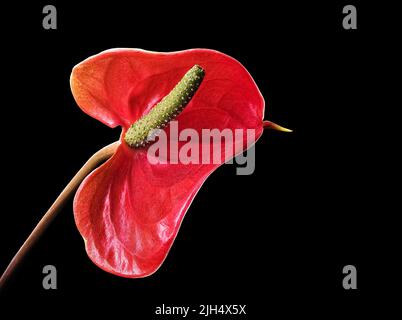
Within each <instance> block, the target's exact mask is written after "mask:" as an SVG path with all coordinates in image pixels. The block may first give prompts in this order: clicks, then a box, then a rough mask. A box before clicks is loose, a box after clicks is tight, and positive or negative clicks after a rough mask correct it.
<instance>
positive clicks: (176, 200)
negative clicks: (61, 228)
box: [71, 49, 270, 278]
mask: <svg viewBox="0 0 402 320" xmlns="http://www.w3.org/2000/svg"><path fill="white" fill-rule="evenodd" d="M194 66H199V67H200V68H202V70H201V69H199V70H198V71H197V70H196V71H195V72H200V73H199V75H202V77H203V79H202V82H201V83H199V82H197V83H196V85H197V87H196V88H195V90H191V91H193V93H192V96H189V97H187V96H186V99H187V98H188V99H187V100H186V102H187V105H186V106H185V108H184V109H182V111H181V112H180V113H179V114H177V112H176V113H174V120H175V121H177V124H178V127H179V130H183V129H186V128H191V129H194V130H195V131H196V132H198V133H199V134H200V136H201V131H202V129H219V130H223V129H225V128H229V129H232V130H234V129H243V130H246V129H253V130H254V132H255V137H253V141H251V142H255V140H257V139H258V138H259V137H260V136H261V134H262V131H263V128H264V126H267V125H270V123H268V122H264V121H263V116H264V99H263V97H262V96H261V93H260V91H259V90H258V88H257V86H256V84H255V82H254V81H253V79H252V77H251V76H250V74H249V73H248V72H247V70H246V69H245V68H244V67H243V66H242V65H241V64H240V63H239V62H238V61H236V60H235V59H233V58H231V57H229V56H227V55H225V54H222V53H220V52H217V51H213V50H205V49H196V50H186V51H180V52H172V53H156V52H148V51H143V50H137V49H118V50H109V51H105V52H102V53H100V54H98V55H96V56H93V57H90V58H88V59H87V60H85V61H83V62H82V63H80V64H78V65H77V66H75V67H74V69H73V72H72V75H71V88H72V92H73V95H74V98H75V100H76V101H77V103H78V105H79V106H80V108H81V109H82V110H83V111H84V112H86V113H87V114H89V115H90V116H92V117H94V118H96V119H98V120H99V121H101V122H103V123H104V124H106V125H108V126H109V127H116V126H121V127H122V135H121V138H120V145H119V147H118V149H117V151H116V152H115V154H114V155H113V156H112V158H110V159H109V160H108V161H107V162H106V163H104V164H103V165H102V166H100V167H99V168H97V169H96V170H95V171H93V172H92V173H91V174H90V175H89V176H87V178H86V179H85V180H84V181H83V183H82V184H81V186H80V188H79V190H78V192H77V194H76V196H75V200H74V216H75V221H76V224H77V227H78V229H79V231H80V233H81V235H82V237H83V238H84V240H85V245H86V250H87V253H88V256H89V257H90V258H91V260H92V261H93V262H94V263H95V264H96V265H98V266H99V267H100V268H102V269H104V270H106V271H108V272H111V273H113V274H116V275H119V276H123V277H130V278H137V277H144V276H148V275H150V274H152V273H153V272H155V271H156V270H157V269H158V268H159V267H160V265H161V264H162V262H163V260H164V259H165V258H166V256H167V254H168V252H169V249H170V247H171V246H172V243H173V241H174V239H175V237H176V235H177V232H178V230H179V228H180V225H181V222H182V220H183V217H184V215H185V214H186V212H187V210H188V208H189V206H190V204H191V202H192V200H193V199H194V197H195V195H196V194H197V192H198V190H199V189H200V187H201V186H202V184H203V183H204V181H205V179H206V178H207V177H208V176H209V175H210V174H211V173H212V172H213V171H214V170H215V169H216V168H217V167H219V166H220V165H221V164H222V163H223V162H224V161H226V160H228V159H230V158H232V157H234V156H235V155H236V154H237V153H239V152H241V151H243V150H245V149H246V148H247V145H246V143H243V144H238V143H236V144H235V145H234V148H233V151H232V152H229V154H224V155H223V156H222V157H221V161H219V163H209V164H208V163H207V164H203V163H187V164H183V163H180V162H179V163H174V164H172V163H169V162H167V163H152V161H149V158H148V157H147V152H148V151H149V148H150V147H151V146H152V144H150V145H149V144H148V145H146V146H142V145H141V146H140V147H136V146H134V145H132V146H130V145H129V144H128V143H127V140H126V139H125V138H127V137H126V134H127V132H128V130H130V126H132V125H133V124H135V123H136V122H138V120H139V119H141V118H142V117H145V116H146V115H147V114H148V113H150V111H151V110H152V109H153V108H154V107H155V105H156V104H158V103H159V102H160V101H161V100H162V99H163V98H164V97H166V96H168V95H169V93H170V92H171V91H172V89H173V88H174V87H175V86H176V84H178V83H179V82H180V81H181V79H182V78H183V76H184V75H185V74H186V72H189V70H194V69H192V68H194ZM200 70H201V71H200ZM189 77H190V78H189V79H190V80H191V81H193V80H194V79H199V77H197V76H194V75H191V74H190V75H189ZM191 77H193V78H191ZM183 79H184V78H183ZM194 81H195V80H194ZM197 81H198V80H197ZM184 82H186V81H184ZM186 83H187V82H186ZM187 89H188V88H187ZM187 89H184V90H187ZM175 90H176V89H175ZM177 90H180V88H179V89H177ZM186 92H187V91H186ZM188 92H190V91H189V90H188ZM188 92H187V93H186V94H188ZM180 94H183V93H180ZM180 94H179V97H180ZM173 98H174V97H173ZM173 98H172V99H173ZM183 99H184V98H183ZM166 103H168V102H166ZM155 108H156V107H155ZM160 109H162V107H160ZM164 110H166V108H165V109H164ZM179 111H180V110H179ZM168 120H172V116H171V115H170V114H169V117H168ZM165 122H166V125H167V126H166V127H165V132H169V127H170V126H171V123H170V122H168V121H165ZM243 140H245V141H243V142H250V141H246V140H247V138H244V139H243ZM180 143H181V142H180Z"/></svg>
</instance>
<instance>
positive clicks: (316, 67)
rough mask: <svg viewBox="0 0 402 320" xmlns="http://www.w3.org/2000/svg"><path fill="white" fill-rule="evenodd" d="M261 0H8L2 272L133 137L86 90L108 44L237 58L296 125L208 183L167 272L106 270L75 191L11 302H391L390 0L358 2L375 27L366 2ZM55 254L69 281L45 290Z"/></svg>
mask: <svg viewBox="0 0 402 320" xmlns="http://www.w3.org/2000/svg"><path fill="white" fill-rule="evenodd" d="M257 3H258V2H256V3H253V2H250V1H247V2H244V3H236V2H226V3H225V2H220V4H219V5H218V4H217V3H216V2H215V3H213V2H212V3H208V2H206V1H200V2H198V3H195V2H194V3H191V4H190V3H187V4H182V5H178V4H173V3H167V2H165V3H164V4H159V3H156V2H155V3H153V2H149V3H141V5H140V3H138V2H135V1H128V2H118V1H111V2H110V3H109V4H99V3H95V2H94V3H93V4H91V5H90V4H89V3H88V4H87V5H84V4H83V3H76V4H74V3H71V2H69V3H67V2H63V3H62V2H61V1H50V2H49V3H47V2H42V3H41V2H38V3H36V4H29V5H26V4H23V5H22V4H21V5H19V6H18V5H15V6H14V7H12V8H8V7H7V8H6V7H3V16H4V17H7V18H9V19H7V20H3V23H4V24H5V25H4V27H2V33H3V34H4V36H3V39H2V41H3V45H4V47H3V49H2V51H3V57H4V58H3V65H2V78H3V85H2V96H3V103H2V110H3V116H2V125H3V126H2V136H3V137H4V138H3V153H2V158H3V159H2V160H3V165H2V167H3V170H4V172H5V174H4V176H3V178H2V185H3V188H2V189H3V192H2V196H3V197H4V198H3V200H2V203H3V204H4V207H3V210H2V211H3V212H2V219H1V256H0V258H1V260H0V267H1V269H4V268H5V267H6V265H7V264H8V262H9V261H10V259H11V258H12V256H13V255H14V253H15V252H16V250H17V249H18V248H19V246H20V245H21V244H22V242H23V240H24V239H25V238H26V236H27V235H28V234H29V232H30V231H31V230H32V228H33V227H34V226H35V224H36V223H37V222H38V221H39V219H40V217H41V216H42V214H43V213H44V212H45V211H46V210H47V208H48V207H49V206H50V204H51V203H52V202H53V200H54V199H55V198H56V197H57V195H58V194H59V192H60V191H61V190H62V189H63V187H64V186H65V185H66V183H67V182H68V181H69V179H70V178H71V177H72V176H73V175H74V174H75V172H76V171H77V170H78V169H79V168H80V167H81V165H82V164H83V163H84V162H85V161H86V159H88V158H89V157H90V156H91V155H92V154H93V153H94V152H96V151H97V150H98V149H99V148H101V147H102V146H104V145H106V144H108V143H111V142H113V141H115V140H116V139H118V137H119V134H120V132H119V129H110V128H108V127H106V126H104V125H102V124H101V123H99V122H98V121H96V120H94V119H92V118H90V117H88V116H87V115H85V114H84V113H83V112H82V111H81V110H80V109H79V108H78V107H77V105H76V103H75V101H74V99H73V97H72V95H71V92H70V88H69V75H70V72H71V69H72V67H73V66H74V65H75V64H77V63H79V62H80V61H82V60H83V59H85V58H87V57H88V56H90V55H93V54H96V53H98V52H100V51H102V50H105V49H109V48H115V47H133V48H143V49H147V50H154V51H175V50H181V49H188V48H196V47H202V48H212V49H216V50H219V51H222V52H225V53H227V54H229V55H231V56H233V57H235V58H236V59H237V60H239V61H240V62H241V63H242V64H243V65H244V66H245V67H246V68H247V69H248V70H249V72H250V73H251V74H252V75H253V77H254V79H255V81H256V82H257V84H258V86H259V88H260V90H261V91H262V93H263V95H264V97H265V99H266V103H267V105H266V118H267V119H270V120H273V121H275V122H277V123H279V124H282V125H284V126H286V127H289V128H292V129H294V133H292V134H284V133H278V132H271V131H269V132H265V133H264V135H263V137H262V138H261V139H260V140H259V142H258V144H257V147H256V171H255V173H254V174H253V175H251V176H236V175H235V168H234V167H233V166H229V165H225V166H223V167H221V168H220V169H219V170H218V171H217V172H215V173H214V174H213V175H212V176H211V177H210V178H209V179H208V180H207V182H206V183H205V185H204V186H203V187H202V189H201V190H200V192H199V194H198V195H197V197H196V199H195V200H194V202H193V204H192V206H191V208H190V209H189V211H188V213H187V216H186V218H185V219H184V222H183V224H182V227H181V230H180V232H179V235H178V237H177V239H176V241H175V243H174V245H173V248H172V250H171V252H170V254H169V256H168V257H167V259H166V261H165V263H164V264H163V266H162V267H161V269H160V270H159V271H158V272H157V273H155V274H154V275H152V276H151V277H148V278H144V279H134V280H132V279H131V280H130V279H124V278H119V277H116V276H113V275H110V274H108V273H106V272H104V271H102V270H100V269H98V268H97V267H96V266H95V265H93V264H92V262H91V261H90V260H89V259H88V258H87V256H86V253H85V249H84V245H83V241H82V239H81V237H80V235H79V233H78V231H77V229H76V227H75V224H74V220H73V214H72V204H71V202H70V203H69V204H68V205H67V206H66V207H65V208H64V209H63V210H62V212H61V213H60V215H59V216H58V217H57V219H56V220H55V221H54V223H53V224H52V225H51V227H50V228H49V229H48V230H47V231H46V233H45V234H44V235H43V237H42V238H41V240H40V241H39V243H38V244H37V245H36V246H35V248H34V249H33V250H32V252H31V254H30V255H29V256H28V258H27V259H26V260H25V262H24V263H23V265H21V267H20V268H19V269H18V272H17V273H16V274H15V276H14V277H13V279H12V280H11V281H10V283H9V284H8V288H7V290H5V292H3V293H4V294H5V296H7V297H9V298H11V300H14V301H15V302H19V305H24V304H21V301H24V302H27V301H31V302H34V304H35V307H32V308H30V309H29V311H30V312H38V314H39V313H40V314H41V315H43V314H46V313H49V314H53V315H56V316H57V314H54V313H51V312H50V311H49V310H50V308H51V307H52V306H57V307H58V308H59V309H57V310H59V311H60V312H72V313H74V312H76V310H78V307H77V305H79V306H80V307H81V306H85V307H86V309H87V310H88V313H89V314H92V313H98V314H103V313H106V312H108V311H110V312H113V313H115V314H120V312H121V313H123V312H127V314H128V318H129V319H151V318H153V319H159V318H157V317H155V316H153V317H152V315H153V312H154V310H155V307H156V306H158V305H161V304H162V303H165V304H175V305H186V304H192V305H193V306H196V305H199V304H207V303H208V304H247V305H248V306H247V310H248V314H249V315H248V319H261V318H262V316H263V315H265V316H266V317H269V316H270V315H271V314H273V313H276V312H279V313H280V314H281V315H282V316H283V317H284V318H286V317H287V316H290V315H299V316H300V315H302V316H304V315H308V316H310V317H315V316H317V317H318V318H321V317H324V318H325V317H326V315H334V314H336V315H339V316H342V317H345V316H348V315H358V314H360V313H362V312H363V311H364V310H365V311H367V310H369V311H370V310H372V309H373V308H375V307H376V306H377V301H378V300H376V299H377V297H379V296H384V294H387V293H388V291H387V287H388V286H389V285H390V283H393V284H394V281H395V280H396V279H394V278H393V276H391V274H392V273H391V272H390V271H391V270H392V269H393V268H395V266H396V265H395V264H394V263H393V262H392V259H393V258H394V257H395V256H396V255H397V251H394V250H393V247H392V245H393V244H395V243H396V238H397V235H396V234H395V233H393V232H392V227H391V225H392V222H391V220H390V216H389V215H390V214H391V213H392V209H390V208H388V207H387V204H388V202H387V200H386V199H387V198H389V197H392V194H390V193H386V189H387V184H386V183H385V177H386V176H387V173H386V171H387V167H386V166H384V165H383V164H381V165H380V161H383V160H384V158H385V154H384V152H383V149H384V148H385V143H384V142H383V141H381V138H380V136H379V135H378V132H377V131H378V130H376V129H377V128H378V127H381V125H382V124H383V122H382V119H381V117H382V116H383V112H382V111H383V109H381V104H380V103H379V101H380V99H382V98H380V96H381V95H382V92H381V88H380V83H381V81H382V80H381V78H380V76H379V74H380V72H381V71H382V68H383V64H384V63H386V61H385V60H386V56H387V54H386V52H384V50H385V49H384V47H383V45H382V44H381V43H382V42H385V36H384V33H382V29H380V28H379V25H378V24H375V23H374V22H373V20H376V21H377V22H378V16H377V15H376V11H375V9H376V7H375V5H372V6H371V7H370V6H369V5H368V4H367V3H365V4H363V3H360V2H359V3H356V2H353V3H352V2H351V4H355V5H356V6H357V11H358V29H357V30H344V29H343V28H342V19H343V14H342V8H343V6H344V5H346V4H349V3H348V2H338V3H336V2H332V3H328V2H325V4H324V1H322V3H319V2H318V3H312V2H311V3H305V2H303V3H298V4H290V3H283V4H281V5H279V4H265V5H262V4H257ZM296 3H297V2H296ZM46 4H54V5H56V8H57V10H58V29H57V30H48V31H47V30H44V29H43V28H42V18H43V14H42V8H43V6H44V5H46ZM379 119H381V120H379ZM47 264H52V265H55V266H56V267H57V270H58V289H57V290H49V291H46V290H44V289H42V278H43V274H42V268H43V266H44V265H47ZM347 264H352V265H355V266H356V268H357V272H358V283H357V284H358V289H357V290H349V291H346V290H344V289H343V287H342V279H343V276H344V275H343V274H342V268H343V266H345V265H347ZM391 286H392V285H391ZM3 301H4V300H3ZM373 301H375V302H374V303H373ZM390 301H391V300H390ZM390 301H389V302H390ZM390 303H391V302H390ZM22 310H24V308H23V307H16V308H15V309H14V312H16V313H19V312H20V311H22ZM25 311H26V310H25ZM45 311H46V312H45ZM168 319H170V318H168ZM195 319H198V318H195ZM239 319H240V318H239Z"/></svg>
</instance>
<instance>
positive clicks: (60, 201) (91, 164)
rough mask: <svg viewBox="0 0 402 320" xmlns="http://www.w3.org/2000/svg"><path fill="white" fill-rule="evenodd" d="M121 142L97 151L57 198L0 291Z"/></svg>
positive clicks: (11, 266) (4, 277) (3, 278)
mask: <svg viewBox="0 0 402 320" xmlns="http://www.w3.org/2000/svg"><path fill="white" fill-rule="evenodd" d="M119 144H120V142H119V141H116V142H114V143H112V144H109V145H107V146H106V147H104V148H102V149H101V150H99V151H97V152H96V153H95V154H94V155H93V156H92V157H91V158H89V160H88V161H87V162H86V163H85V164H84V166H83V167H82V168H81V169H80V170H79V171H78V172H77V173H76V175H75V176H74V177H73V179H72V180H71V181H70V182H69V183H68V184H67V186H66V187H65V188H64V190H63V191H62V192H61V193H60V195H59V196H58V197H57V199H56V201H55V202H54V203H53V204H52V206H51V207H50V208H49V210H48V211H47V212H46V213H45V215H44V216H43V217H42V219H41V220H40V221H39V223H38V224H37V225H36V227H35V229H33V231H32V232H31V234H30V235H29V237H28V238H27V239H26V240H25V242H24V244H23V245H22V246H21V248H20V249H19V250H18V252H17V253H16V254H15V256H14V258H13V259H12V260H11V262H10V264H9V265H8V267H7V269H6V270H5V271H4V273H3V275H2V276H1V279H0V290H1V289H2V288H3V287H4V285H5V283H6V282H7V280H8V279H9V278H10V277H11V276H12V274H13V272H14V271H15V269H16V268H17V267H18V265H19V264H20V263H21V262H22V261H23V259H24V257H25V256H26V255H27V253H28V252H29V251H30V249H31V248H32V246H33V245H34V244H35V243H36V242H37V240H38V239H39V238H40V236H41V235H42V234H43V232H44V231H45V230H46V228H47V227H48V226H49V224H50V223H51V222H52V221H53V219H54V218H55V217H56V215H57V214H58V212H59V211H60V209H61V208H62V207H63V206H64V204H65V203H66V202H67V201H68V200H69V199H70V197H71V196H72V195H73V194H74V192H75V191H76V190H77V188H78V186H79V185H80V184H81V182H82V181H83V180H84V178H85V177H86V176H87V175H88V174H90V173H91V172H92V171H93V170H94V169H95V168H96V167H97V166H98V165H99V164H100V163H101V162H103V161H105V160H107V159H108V158H110V157H111V156H112V155H113V154H114V153H115V151H116V149H117V147H118V145H119Z"/></svg>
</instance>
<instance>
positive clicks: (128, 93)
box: [70, 49, 264, 128]
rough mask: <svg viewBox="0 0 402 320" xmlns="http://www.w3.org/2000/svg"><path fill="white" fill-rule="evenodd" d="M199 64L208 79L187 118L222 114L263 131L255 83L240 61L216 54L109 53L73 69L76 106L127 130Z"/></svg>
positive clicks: (202, 51) (203, 51)
mask: <svg viewBox="0 0 402 320" xmlns="http://www.w3.org/2000/svg"><path fill="white" fill-rule="evenodd" d="M195 64H199V65H200V66H201V67H202V68H203V69H204V70H205V73H206V76H205V78H204V81H203V83H202V84H201V87H200V88H199V90H198V92H197V96H198V98H197V99H196V100H195V99H193V100H192V101H191V102H190V104H189V105H188V106H187V107H186V109H185V112H189V111H190V110H192V111H193V112H195V110H198V111H199V112H200V113H201V114H203V113H204V112H205V111H206V110H205V109H208V110H209V109H220V111H222V112H227V113H228V114H230V117H231V118H232V119H233V120H236V121H237V122H241V123H242V124H244V125H246V126H248V127H256V126H257V125H259V122H260V121H261V119H262V118H263V112H264V100H263V98H262V96H261V94H260V92H259V90H258V88H257V86H256V85H255V83H254V81H253V79H252V77H251V76H250V75H249V73H248V72H247V70H246V69H245V68H244V67H243V66H242V65H241V64H240V63H239V62H238V61H236V60H235V59H233V58H231V57H229V56H227V55H225V54H223V53H220V52H217V51H214V50H207V49H193V50H185V51H178V52H171V53H160V52H150V51H144V50H139V49H114V50H108V51H105V52H102V53H100V54H98V55H95V56H92V57H90V58H88V59H86V60H85V61H83V62H81V63H80V64H78V65H77V66H75V67H74V69H73V71H72V74H71V80H70V83H71V89H72V92H73V95H74V97H75V100H76V101H77V103H78V105H79V106H80V107H81V109H82V110H83V111H85V112H86V113H88V114H89V115H90V116H92V117H94V118H96V119H98V120H99V121H101V122H103V123H105V124H106V125H108V126H110V127H115V126H118V125H120V126H123V127H125V128H127V127H128V126H130V125H131V124H132V123H133V122H134V121H135V120H137V119H139V118H140V117H141V116H142V115H144V114H145V113H147V112H148V111H149V110H150V109H151V108H152V107H153V106H154V105H155V104H156V103H157V102H158V101H159V100H161V99H162V98H163V97H164V96H166V95H167V94H168V93H169V92H170V91H171V90H172V89H173V87H174V86H175V85H176V84H177V82H178V81H180V79H181V78H182V77H183V75H184V74H185V73H186V72H187V71H188V70H189V69H190V68H191V67H192V66H193V65H195ZM195 101H196V102H195ZM193 118H194V117H193ZM194 119H196V117H195V118H194ZM194 121H195V120H194ZM219 124H220V123H219ZM210 125H211V126H212V127H213V126H214V124H211V123H210Z"/></svg>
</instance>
